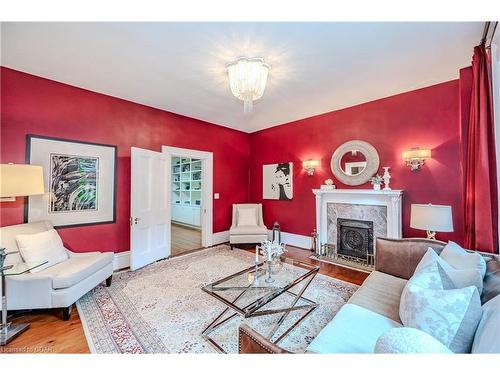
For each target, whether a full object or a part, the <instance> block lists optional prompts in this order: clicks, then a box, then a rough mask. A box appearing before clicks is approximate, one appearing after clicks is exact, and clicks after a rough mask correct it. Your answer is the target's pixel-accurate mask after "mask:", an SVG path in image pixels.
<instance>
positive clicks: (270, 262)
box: [266, 259, 274, 284]
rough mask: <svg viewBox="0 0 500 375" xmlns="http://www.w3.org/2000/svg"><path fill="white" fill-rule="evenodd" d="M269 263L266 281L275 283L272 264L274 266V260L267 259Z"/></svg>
mask: <svg viewBox="0 0 500 375" xmlns="http://www.w3.org/2000/svg"><path fill="white" fill-rule="evenodd" d="M266 263H267V278H266V283H269V284H270V283H274V279H273V276H272V273H273V272H272V266H273V262H272V261H271V260H269V259H268V260H267V261H266Z"/></svg>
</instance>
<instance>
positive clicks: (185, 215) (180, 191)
mask: <svg viewBox="0 0 500 375" xmlns="http://www.w3.org/2000/svg"><path fill="white" fill-rule="evenodd" d="M201 168H202V164H201V160H200V159H191V158H181V157H177V156H174V157H172V220H174V221H178V222H181V223H185V224H189V225H194V226H199V225H200V208H201V199H202V193H201V192H202V173H201Z"/></svg>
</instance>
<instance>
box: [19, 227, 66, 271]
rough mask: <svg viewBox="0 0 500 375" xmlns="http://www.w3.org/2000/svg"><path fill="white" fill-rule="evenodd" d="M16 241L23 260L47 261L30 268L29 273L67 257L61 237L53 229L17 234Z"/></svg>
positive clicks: (29, 261)
mask: <svg viewBox="0 0 500 375" xmlns="http://www.w3.org/2000/svg"><path fill="white" fill-rule="evenodd" d="M16 242H17V246H18V247H19V252H20V253H21V257H22V258H23V260H24V261H25V262H27V263H32V262H34V263H35V262H45V261H46V262H47V263H45V264H44V265H41V266H40V267H37V268H34V269H32V270H31V271H30V272H31V273H36V272H40V271H42V270H44V269H46V268H48V267H51V266H53V265H54V264H57V263H61V262H64V261H65V260H67V259H68V253H67V252H66V249H65V248H64V245H63V243H62V240H61V237H59V234H58V233H57V232H56V231H55V230H54V229H51V230H48V231H46V232H40V233H36V234H20V235H17V236H16Z"/></svg>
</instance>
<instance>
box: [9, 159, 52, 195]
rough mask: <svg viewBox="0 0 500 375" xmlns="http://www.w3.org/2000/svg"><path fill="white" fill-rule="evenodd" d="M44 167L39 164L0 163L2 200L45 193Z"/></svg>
mask: <svg viewBox="0 0 500 375" xmlns="http://www.w3.org/2000/svg"><path fill="white" fill-rule="evenodd" d="M44 192H45V191H44V185H43V169H42V167H41V166H39V165H30V164H0V198H1V201H3V202H5V201H11V202H13V201H15V197H25V196H28V195H40V194H44Z"/></svg>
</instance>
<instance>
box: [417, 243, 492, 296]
mask: <svg viewBox="0 0 500 375" xmlns="http://www.w3.org/2000/svg"><path fill="white" fill-rule="evenodd" d="M423 271H426V272H427V273H426V277H419V278H418V281H419V283H420V284H421V285H420V286H421V287H422V288H431V289H454V288H458V289H461V288H465V287H468V286H475V287H477V289H478V291H479V294H480V295H481V293H482V291H483V278H482V276H481V274H480V273H479V271H478V270H477V269H475V268H471V269H463V270H457V269H455V268H453V267H452V266H451V265H449V264H448V263H447V262H446V261H445V260H444V259H443V258H441V257H440V256H439V255H437V253H436V252H435V251H434V250H433V249H432V248H430V247H429V248H428V249H427V252H426V253H425V255H424V256H423V257H422V259H421V260H420V262H419V264H418V265H417V268H416V269H415V273H414V274H418V273H421V272H423ZM438 276H439V277H438Z"/></svg>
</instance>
